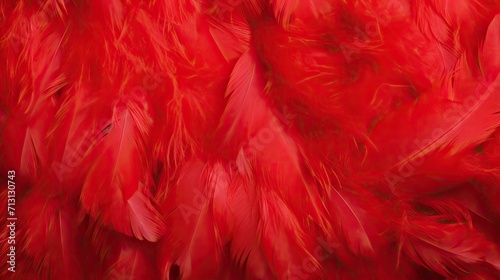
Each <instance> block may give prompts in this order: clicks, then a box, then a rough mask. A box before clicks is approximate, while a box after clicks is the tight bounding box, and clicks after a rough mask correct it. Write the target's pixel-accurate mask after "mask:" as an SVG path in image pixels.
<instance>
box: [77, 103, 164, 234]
mask: <svg viewBox="0 0 500 280" xmlns="http://www.w3.org/2000/svg"><path fill="white" fill-rule="evenodd" d="M143 106H147V104H141V105H139V104H136V103H135V102H133V101H129V102H127V103H125V104H123V103H117V104H116V106H115V108H114V112H113V117H112V121H111V123H110V125H109V126H110V127H109V128H105V129H104V131H103V132H102V134H104V135H102V138H101V140H100V141H99V142H98V143H97V144H96V147H95V151H96V152H97V151H98V153H99V154H98V155H96V154H89V155H88V159H87V160H88V162H89V163H88V164H89V165H90V168H89V170H88V175H87V177H86V178H85V183H84V185H83V190H82V194H81V202H82V206H83V208H84V209H85V210H87V211H88V212H89V214H90V215H91V216H92V217H93V218H96V219H99V220H100V221H102V222H103V224H104V225H106V226H108V227H113V228H114V229H116V230H117V231H119V232H122V233H124V234H126V235H129V236H135V237H136V238H138V239H139V240H143V239H145V240H148V241H157V240H158V239H159V238H160V237H162V236H163V235H164V234H165V231H166V228H165V225H164V223H163V221H162V218H161V215H160V213H159V212H158V210H157V209H156V208H155V205H154V203H153V202H152V200H151V198H152V195H151V192H150V184H151V179H150V178H148V176H147V173H146V170H145V168H144V167H145V166H147V161H146V160H144V159H143V158H142V157H141V155H143V154H144V152H145V151H146V149H145V143H144V141H145V140H144V137H147V135H148V133H149V129H150V128H149V127H150V123H151V118H150V116H149V115H148V113H147V111H146V110H145V108H143ZM106 130H109V132H106ZM87 160H86V161H87ZM84 164H85V163H84ZM102 172H104V174H107V175H108V176H106V177H103V176H102V174H103V173H102Z"/></svg>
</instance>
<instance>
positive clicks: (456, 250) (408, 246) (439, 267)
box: [401, 207, 500, 277]
mask: <svg viewBox="0 0 500 280" xmlns="http://www.w3.org/2000/svg"><path fill="white" fill-rule="evenodd" d="M447 208H448V207H445V208H444V209H441V211H439V210H440V209H439V208H435V210H436V211H437V212H438V213H439V214H438V215H433V216H424V215H422V214H418V213H415V214H413V213H409V215H408V216H407V217H406V218H405V219H404V220H403V224H402V234H403V235H402V237H401V238H402V240H401V246H402V249H403V250H404V252H405V253H406V254H408V256H410V257H411V258H412V259H413V260H414V261H415V262H417V263H419V264H422V265H425V266H427V267H429V268H430V269H432V270H434V271H436V272H438V273H440V274H441V275H443V276H444V277H449V276H450V275H453V274H455V273H458V274H464V273H470V272H473V271H474V268H475V267H476V266H478V265H480V264H482V263H487V264H489V265H491V266H492V268H494V269H495V270H497V271H498V270H499V269H500V251H499V249H500V248H499V247H498V245H496V244H494V243H492V242H490V241H488V240H486V239H485V238H484V237H483V236H482V235H481V234H480V233H478V232H477V231H476V230H474V229H471V228H470V227H469V226H468V225H467V224H464V222H461V221H460V220H457V219H456V218H455V217H454V216H452V215H453V213H454V211H453V210H451V209H447ZM443 210H445V211H446V210H448V211H450V210H451V211H450V212H451V213H449V214H448V213H446V212H443Z"/></svg>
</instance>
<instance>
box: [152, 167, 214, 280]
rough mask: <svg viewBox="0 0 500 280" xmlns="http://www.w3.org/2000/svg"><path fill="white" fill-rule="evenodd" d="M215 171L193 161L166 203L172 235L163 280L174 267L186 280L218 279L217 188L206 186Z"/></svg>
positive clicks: (162, 267)
mask: <svg viewBox="0 0 500 280" xmlns="http://www.w3.org/2000/svg"><path fill="white" fill-rule="evenodd" d="M211 168H212V167H211V166H210V165H209V164H206V163H204V162H202V161H200V160H199V159H197V158H193V159H192V160H190V161H188V162H187V163H186V165H185V166H184V168H183V171H182V173H181V176H180V177H179V180H178V182H177V184H176V185H175V186H174V187H173V188H172V189H171V190H170V191H169V193H168V196H167V198H166V200H165V201H164V202H163V203H162V213H163V214H164V216H165V222H166V225H167V226H168V227H169V235H167V236H166V237H165V239H164V240H163V241H162V242H161V244H160V246H161V248H164V249H163V250H161V251H160V256H159V262H160V263H159V265H160V270H161V275H162V278H164V279H170V278H169V275H170V273H171V271H172V269H173V267H174V266H178V267H179V269H180V275H181V277H182V279H199V278H200V277H208V278H213V277H215V275H217V267H218V263H219V260H220V253H221V252H220V251H218V250H217V248H221V246H220V245H219V244H218V242H217V239H216V230H215V227H214V220H213V215H212V213H211V211H209V209H210V208H209V207H210V199H209V197H210V196H211V195H210V194H211V193H212V192H213V188H214V186H212V185H205V184H204V182H206V176H207V175H206V174H207V172H209V171H208V170H210V169H211Z"/></svg>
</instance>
